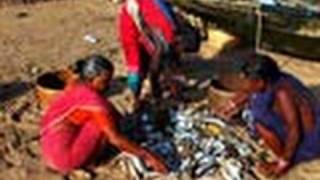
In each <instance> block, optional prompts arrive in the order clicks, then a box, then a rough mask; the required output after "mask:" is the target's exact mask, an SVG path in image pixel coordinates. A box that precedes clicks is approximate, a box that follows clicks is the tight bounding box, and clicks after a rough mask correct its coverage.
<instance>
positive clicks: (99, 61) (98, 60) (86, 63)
mask: <svg viewBox="0 0 320 180" xmlns="http://www.w3.org/2000/svg"><path fill="white" fill-rule="evenodd" d="M113 70H114V68H113V65H112V63H111V62H110V61H109V60H108V59H107V58H105V57H104V56H101V55H90V56H88V57H86V58H84V59H80V60H78V61H77V62H76V64H75V67H74V72H75V73H77V74H79V76H80V79H81V80H83V81H88V80H91V79H93V78H95V77H97V76H99V75H100V74H101V73H103V72H105V71H109V72H113Z"/></svg>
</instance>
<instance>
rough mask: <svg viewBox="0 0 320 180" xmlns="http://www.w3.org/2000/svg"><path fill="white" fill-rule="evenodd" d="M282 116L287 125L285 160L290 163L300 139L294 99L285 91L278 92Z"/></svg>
mask: <svg viewBox="0 0 320 180" xmlns="http://www.w3.org/2000/svg"><path fill="white" fill-rule="evenodd" d="M277 102H278V104H279V108H280V115H281V117H282V119H283V121H284V122H285V124H286V131H287V139H286V141H285V146H284V153H283V157H282V158H283V159H285V160H288V161H290V160H291V159H292V156H293V155H294V153H295V151H296V149H297V145H298V142H299V137H300V133H301V132H300V129H299V124H298V112H297V107H296V105H295V103H294V102H293V98H292V97H291V96H290V94H289V93H288V92H287V91H285V90H280V91H278V92H277Z"/></svg>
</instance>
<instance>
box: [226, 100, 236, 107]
mask: <svg viewBox="0 0 320 180" xmlns="http://www.w3.org/2000/svg"><path fill="white" fill-rule="evenodd" d="M228 103H229V106H230V107H231V108H235V107H237V105H236V103H234V102H233V101H232V100H230V101H229V102H228Z"/></svg>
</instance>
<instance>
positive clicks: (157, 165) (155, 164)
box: [142, 152, 168, 174]
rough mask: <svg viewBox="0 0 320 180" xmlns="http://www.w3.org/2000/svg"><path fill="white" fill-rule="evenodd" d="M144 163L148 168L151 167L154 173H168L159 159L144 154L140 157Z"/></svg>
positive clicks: (147, 153)
mask: <svg viewBox="0 0 320 180" xmlns="http://www.w3.org/2000/svg"><path fill="white" fill-rule="evenodd" d="M142 158H143V160H144V161H145V163H146V164H147V166H148V167H151V168H152V169H153V170H154V171H157V172H159V173H163V174H166V173H168V168H167V166H166V165H165V164H164V163H163V162H162V161H161V160H160V158H159V157H157V156H155V155H153V154H151V153H149V152H146V153H145V154H144V156H143V157H142Z"/></svg>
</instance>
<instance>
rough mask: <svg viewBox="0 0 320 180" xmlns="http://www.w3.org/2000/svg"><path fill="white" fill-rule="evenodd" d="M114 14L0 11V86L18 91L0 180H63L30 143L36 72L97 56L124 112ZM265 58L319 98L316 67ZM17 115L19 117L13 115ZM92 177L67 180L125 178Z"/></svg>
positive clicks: (317, 165) (318, 173)
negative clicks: (111, 70) (112, 76)
mask: <svg viewBox="0 0 320 180" xmlns="http://www.w3.org/2000/svg"><path fill="white" fill-rule="evenodd" d="M116 12H117V6H116V5H115V4H113V3H110V2H109V1H107V0H77V1H69V2H63V1H61V2H50V3H39V4H36V5H32V6H14V7H13V6H12V7H5V8H2V9H0V82H1V84H2V85H7V86H8V87H10V88H13V89H18V91H17V92H18V93H13V94H11V93H10V98H9V99H8V100H7V101H5V102H6V103H5V104H6V108H5V107H3V104H1V107H0V108H1V110H0V179H10V180H20V179H35V180H36V179H39V180H41V179H52V180H55V179H63V177H62V176H60V175H57V174H55V173H52V172H50V171H48V170H47V169H46V168H45V167H44V166H43V164H42V162H41V160H40V157H39V146H38V141H37V140H34V139H36V137H37V134H38V124H39V115H40V110H39V107H38V106H37V104H36V102H35V97H34V95H33V93H34V92H33V90H30V89H29V88H28V86H26V83H28V82H32V81H34V79H35V77H36V76H37V75H39V74H40V73H41V72H45V71H48V70H52V69H58V68H61V67H64V66H65V65H67V64H71V63H72V62H74V61H76V60H77V58H80V57H84V56H86V55H88V54H92V53H100V54H103V55H105V56H107V57H109V58H110V59H111V60H112V61H113V62H114V64H115V66H116V79H117V80H118V83H117V84H116V88H115V89H114V90H113V91H114V92H117V94H116V95H115V96H113V97H112V100H113V101H114V103H115V104H116V105H117V106H118V107H121V106H122V107H123V106H124V107H125V103H126V102H125V101H123V96H122V95H121V93H122V92H123V90H124V87H123V77H124V76H125V66H124V65H123V61H122V58H121V52H120V49H119V44H118V41H117V35H116V31H115V29H116V18H115V15H116ZM87 34H90V35H92V36H94V37H96V38H97V39H98V43H96V44H91V43H89V42H86V41H84V40H83V37H84V36H85V35H87ZM215 51H216V50H215V49H214V47H213V46H212V42H207V43H205V44H204V46H203V50H202V51H201V52H207V54H208V52H209V53H211V52H215ZM271 55H272V56H273V57H274V58H275V59H276V60H277V61H278V62H279V64H280V65H281V67H283V69H284V70H286V71H288V72H290V73H294V74H295V75H297V76H298V77H299V78H300V79H301V80H303V81H304V82H305V83H306V84H307V85H308V86H309V87H310V88H311V89H312V90H313V91H314V92H315V93H316V95H317V97H320V78H319V71H320V63H317V62H309V61H305V60H301V59H298V58H292V57H288V56H284V55H279V54H271ZM200 57H201V54H200ZM0 90H1V89H0ZM8 107H9V108H8ZM19 110H21V113H17V111H19ZM16 114H17V115H16ZM115 171H117V169H116V170H115ZM97 172H98V175H97V176H96V177H95V178H90V177H88V175H87V174H83V172H77V173H75V175H71V176H69V178H70V179H77V180H78V179H130V177H128V176H127V175H126V173H123V172H122V173H114V171H113V173H112V174H111V173H110V171H109V170H108V165H106V166H101V167H98V169H97ZM111 177H112V178H111ZM283 179H295V180H296V179H320V161H314V162H311V163H306V164H303V165H300V166H298V167H296V168H294V169H293V170H292V171H291V172H290V173H289V174H288V175H287V176H285V177H283Z"/></svg>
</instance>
